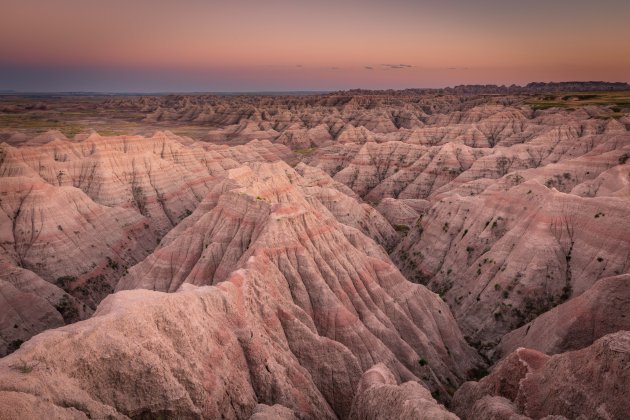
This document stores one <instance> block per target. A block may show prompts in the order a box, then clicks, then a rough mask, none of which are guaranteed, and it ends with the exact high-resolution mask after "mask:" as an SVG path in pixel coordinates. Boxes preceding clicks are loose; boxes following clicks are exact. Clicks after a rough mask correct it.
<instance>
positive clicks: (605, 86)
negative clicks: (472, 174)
mask: <svg viewBox="0 0 630 420" xmlns="http://www.w3.org/2000/svg"><path fill="white" fill-rule="evenodd" d="M593 91H630V84H628V83H626V82H602V81H589V82H577V81H575V82H549V83H545V82H531V83H528V84H527V85H525V86H519V85H510V86H505V85H500V86H499V85H458V86H454V87H446V88H442V89H430V88H416V89H402V90H393V89H388V90H365V89H351V90H347V91H340V92H337V93H344V94H353V95H356V94H361V95H370V94H383V93H389V94H423V93H431V92H433V93H452V94H510V93H536V92H593Z"/></svg>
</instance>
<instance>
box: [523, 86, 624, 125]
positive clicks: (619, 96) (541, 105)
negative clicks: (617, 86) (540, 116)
mask: <svg viewBox="0 0 630 420" xmlns="http://www.w3.org/2000/svg"><path fill="white" fill-rule="evenodd" d="M525 103H526V104H527V105H529V106H530V107H531V108H532V109H533V110H534V111H536V110H545V109H549V108H564V109H569V110H572V109H576V108H579V107H583V106H587V105H597V106H608V107H609V108H610V112H608V113H605V114H602V115H598V116H596V117H595V118H602V119H608V118H619V117H622V116H623V115H624V112H623V110H624V109H628V108H630V92H587V93H584V92H579V93H577V92H564V93H557V94H545V95H532V96H531V97H530V98H528V99H527V100H526V101H525Z"/></svg>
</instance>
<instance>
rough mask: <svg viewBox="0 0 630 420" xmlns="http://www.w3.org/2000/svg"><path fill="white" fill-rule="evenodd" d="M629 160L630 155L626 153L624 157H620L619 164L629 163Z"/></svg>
mask: <svg viewBox="0 0 630 420" xmlns="http://www.w3.org/2000/svg"><path fill="white" fill-rule="evenodd" d="M628 159H630V154H628V153H624V154H623V155H621V156H619V164H620V165H623V164H624V163H626V162H627V161H628Z"/></svg>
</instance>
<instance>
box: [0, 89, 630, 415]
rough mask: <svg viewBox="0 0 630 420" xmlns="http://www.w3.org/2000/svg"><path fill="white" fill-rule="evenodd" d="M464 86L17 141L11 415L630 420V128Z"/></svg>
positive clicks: (10, 219)
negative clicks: (181, 129) (140, 130)
mask: <svg viewBox="0 0 630 420" xmlns="http://www.w3.org/2000/svg"><path fill="white" fill-rule="evenodd" d="M598 86H599V87H600V88H601V89H602V90H604V86H601V85H598ZM546 87H547V88H548V90H551V91H555V90H556V89H557V90H565V89H568V88H571V89H572V90H575V91H579V90H580V86H573V85H571V86H568V85H558V86H556V87H554V86H546ZM583 87H584V88H586V87H589V88H592V86H591V85H584V86H583ZM469 88H470V87H465V88H464V87H462V88H460V90H461V89H464V90H463V91H455V90H452V91H450V92H447V91H442V92H423V93H421V94H418V93H417V92H413V91H406V92H397V93H396V94H392V95H390V94H389V93H383V92H381V93H378V94H373V93H369V92H341V93H334V94H328V95H312V96H303V97H293V96H292V97H251V96H240V97H234V98H225V97H216V96H202V95H198V96H167V97H133V98H125V99H120V98H113V99H111V100H109V101H108V102H107V103H106V104H105V106H108V107H120V108H121V109H127V110H130V111H133V112H141V113H143V114H144V115H145V117H146V121H153V122H155V123H156V124H160V125H163V126H164V125H166V126H168V124H178V123H186V122H191V121H196V122H197V123H203V124H207V125H208V126H210V127H211V128H209V132H208V134H207V137H206V138H205V140H206V141H205V142H203V141H194V140H192V139H190V138H186V137H178V136H175V135H173V134H172V133H170V132H168V131H163V132H157V133H156V134H155V135H153V136H151V137H141V136H117V137H101V136H99V135H98V134H96V133H92V134H86V135H80V136H77V137H76V138H75V139H74V140H68V139H66V138H65V137H63V136H62V135H60V134H59V133H48V134H46V135H42V136H39V137H37V138H33V139H22V140H23V141H22V140H20V143H21V144H25V145H26V146H20V147H14V146H10V145H9V144H6V143H5V144H2V146H1V149H2V151H1V152H0V153H1V156H0V176H1V182H0V199H1V201H0V208H1V211H0V235H1V240H0V245H2V253H1V254H0V264H1V268H2V269H1V271H0V291H1V292H2V293H0V305H1V306H0V307H1V308H2V314H1V315H2V316H1V317H0V351H1V352H2V353H3V354H7V353H11V354H9V355H8V356H7V357H5V358H3V359H1V360H0V412H1V413H3V414H4V413H7V414H6V416H8V417H9V418H24V417H42V416H46V417H49V418H86V417H90V418H104V417H112V418H127V417H131V418H149V417H165V418H218V417H221V415H223V416H224V417H225V418H249V417H250V416H251V418H254V419H269V418H286V419H291V418H352V419H361V418H392V417H397V418H398V417H399V418H431V419H433V418H445V419H452V418H457V417H458V416H459V417H461V418H470V419H472V418H519V419H520V418H523V419H525V418H536V419H538V418H545V417H548V418H563V417H562V416H564V418H569V419H570V418H580V416H582V417H584V418H606V419H622V418H624V416H625V413H627V411H628V407H627V398H624V397H625V395H627V394H628V393H629V392H630V388H629V384H630V380H629V378H628V375H627V373H628V372H627V369H626V366H627V364H628V357H629V356H628V354H629V352H630V348H629V347H628V342H629V339H628V337H627V336H628V332H627V331H628V330H630V316H628V308H630V295H629V293H630V284H629V273H630V217H629V216H630V213H629V210H628V209H629V208H630V205H629V204H630V203H629V201H630V133H629V132H628V128H629V126H630V118H629V117H628V114H627V113H624V112H623V111H620V112H618V111H615V115H614V116H611V112H612V111H611V109H610V108H609V107H606V106H599V105H598V106H584V107H580V108H577V109H574V110H570V109H560V108H551V109H546V110H534V109H532V108H531V107H530V106H528V105H526V104H524V103H523V98H524V96H519V95H520V94H510V95H508V96H484V93H483V92H481V91H479V90H477V91H476V90H475V89H472V88H471V89H472V90H470V91H468V90H467V89H469ZM543 88H544V87H540V86H537V85H532V86H528V87H527V89H531V90H532V91H536V90H537V89H543ZM608 88H610V89H617V88H619V86H617V85H610V86H608ZM486 93H487V91H486ZM613 117H614V118H613ZM291 149H293V152H292V151H291ZM300 161H301V162H300ZM114 292H115V293H114ZM79 320H83V321H81V322H76V321H79ZM64 324H70V325H66V326H64V327H61V326H63V325H64ZM57 327H61V328H57ZM53 328H56V329H53ZM45 330H49V331H45ZM42 331H45V332H43V333H41V334H38V333H40V332H42ZM35 334H38V335H37V336H35V337H33V338H31V337H32V336H33V335H35ZM29 338H31V339H30V340H29ZM18 348H19V349H18ZM488 370H489V371H490V374H489V375H487V376H485V377H483V376H484V375H486V374H487V371H488ZM466 381H468V382H466Z"/></svg>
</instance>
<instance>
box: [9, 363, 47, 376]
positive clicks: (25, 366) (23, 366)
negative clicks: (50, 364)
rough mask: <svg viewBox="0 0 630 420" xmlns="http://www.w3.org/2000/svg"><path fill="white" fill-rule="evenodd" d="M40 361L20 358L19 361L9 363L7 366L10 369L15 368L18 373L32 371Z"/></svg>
mask: <svg viewBox="0 0 630 420" xmlns="http://www.w3.org/2000/svg"><path fill="white" fill-rule="evenodd" d="M39 363H40V362H31V363H28V362H25V361H24V360H20V362H19V363H16V364H14V365H10V366H9V367H10V368H11V369H15V370H17V371H18V372H20V373H24V374H26V373H31V372H32V371H33V369H35V367H37V365H39Z"/></svg>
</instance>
